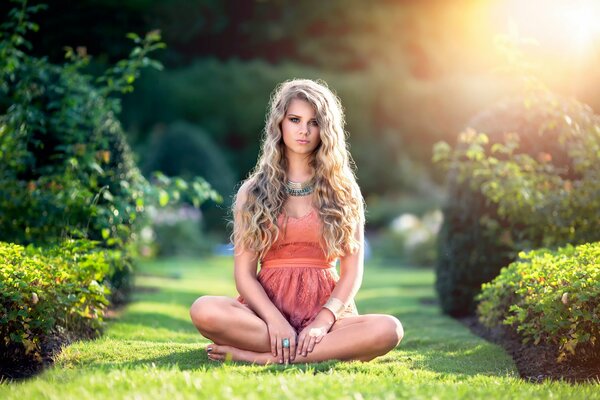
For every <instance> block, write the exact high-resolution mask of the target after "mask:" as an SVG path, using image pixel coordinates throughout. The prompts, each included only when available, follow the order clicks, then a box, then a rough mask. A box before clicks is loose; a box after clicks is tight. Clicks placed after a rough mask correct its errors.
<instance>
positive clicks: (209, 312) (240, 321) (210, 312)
mask: <svg viewBox="0 0 600 400" xmlns="http://www.w3.org/2000/svg"><path fill="white" fill-rule="evenodd" d="M190 317H191V319H192V322H193V323H194V325H195V326H196V329H198V331H199V332H200V333H201V334H202V335H203V336H204V337H206V338H208V339H210V340H212V341H213V342H215V343H216V344H221V345H230V346H233V347H236V348H238V349H244V350H251V351H255V352H269V351H271V339H270V338H269V332H268V329H267V324H266V323H265V322H264V321H263V320H262V319H260V317H259V316H258V315H256V314H255V313H254V312H253V311H252V310H251V309H250V308H248V307H247V306H245V305H244V304H241V303H240V302H239V301H237V300H236V299H233V298H230V297H225V296H202V297H200V298H198V299H197V300H196V301H194V303H193V304H192V306H191V307H190Z"/></svg>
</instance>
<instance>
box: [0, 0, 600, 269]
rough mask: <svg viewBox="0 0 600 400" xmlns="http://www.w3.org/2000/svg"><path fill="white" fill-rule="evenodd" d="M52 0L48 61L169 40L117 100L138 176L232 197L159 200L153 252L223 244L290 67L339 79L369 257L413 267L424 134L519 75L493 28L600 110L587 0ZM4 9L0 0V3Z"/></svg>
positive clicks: (35, 38) (44, 33) (420, 247)
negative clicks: (171, 205)
mask: <svg viewBox="0 0 600 400" xmlns="http://www.w3.org/2000/svg"><path fill="white" fill-rule="evenodd" d="M31 3H32V4H37V3H39V2H38V1H32V2H31ZM45 3H48V5H49V7H48V9H47V10H45V11H43V12H42V13H41V14H40V15H39V18H36V20H37V22H39V24H40V34H37V35H31V37H30V40H31V42H32V43H33V50H32V53H33V54H39V55H47V56H48V57H49V59H50V61H51V62H54V63H62V62H63V60H64V46H71V47H77V46H83V47H85V48H86V51H87V53H88V54H90V55H91V56H92V62H91V64H90V66H89V68H88V69H89V71H88V72H89V73H92V74H94V73H98V72H99V71H103V70H104V69H105V68H106V66H107V65H108V64H109V63H114V62H115V61H117V60H119V59H122V58H125V57H126V56H127V54H128V53H129V51H130V49H131V43H130V41H129V40H128V39H127V38H126V34H127V33H128V32H136V33H140V34H141V33H145V32H148V31H150V30H154V29H158V30H160V31H161V33H162V37H163V40H164V41H165V42H166V44H167V49H166V50H163V51H161V52H159V53H157V54H155V56H154V58H157V59H159V60H160V61H161V62H162V63H163V64H164V65H165V70H164V71H160V72H159V71H150V70H145V71H144V72H143V73H142V76H141V78H140V80H139V81H136V84H135V91H134V92H133V93H130V94H127V95H124V96H123V98H122V101H123V103H122V104H123V110H122V113H121V115H120V119H121V121H122V124H123V127H124V129H125V131H126V132H127V134H128V137H129V142H130V144H131V145H132V147H133V149H134V150H135V153H136V157H137V161H138V163H139V165H140V167H141V168H142V170H143V172H144V174H145V175H147V176H149V174H150V173H151V172H152V171H154V170H161V171H163V172H165V173H166V174H167V175H171V176H175V175H179V176H183V177H192V176H202V177H204V178H206V180H207V181H208V182H209V183H210V184H211V185H213V187H214V188H215V189H216V190H217V191H219V193H221V194H222V195H223V197H224V199H225V201H224V202H223V203H221V204H215V203H210V202H207V203H205V204H203V205H202V208H201V213H200V214H199V215H197V214H194V213H192V212H191V211H190V210H169V211H168V212H165V211H161V212H158V211H157V213H156V215H155V220H156V222H157V223H156V224H155V227H154V229H153V231H148V232H146V237H147V238H148V239H149V240H150V239H152V240H155V241H157V243H159V244H158V246H159V248H158V250H157V252H158V254H159V255H173V254H181V253H186V252H188V253H192V254H198V253H201V252H203V251H206V252H208V251H214V249H215V248H220V247H216V246H217V245H218V244H224V243H227V241H228V237H227V236H228V233H229V232H228V226H227V220H228V219H229V218H230V216H229V214H228V208H229V206H230V205H231V199H232V195H233V194H234V193H235V191H236V190H237V184H238V183H239V182H240V181H241V180H242V179H244V178H245V177H246V176H247V174H248V172H249V171H250V169H251V168H252V167H253V166H254V164H255V162H256V159H257V155H258V150H259V145H260V136H261V131H262V129H263V124H264V119H265V112H266V107H267V103H268V100H269V95H270V93H271V91H272V90H273V88H274V87H275V85H276V84H277V83H279V82H281V81H283V80H285V79H289V78H322V79H324V80H325V81H327V82H328V84H329V86H330V87H331V88H332V89H333V90H334V91H336V92H337V94H338V95H339V97H340V98H341V100H342V104H343V105H344V108H345V113H346V117H347V126H346V129H347V132H348V134H349V141H350V148H351V152H352V156H353V159H354V161H355V163H356V166H357V176H358V182H359V185H360V186H361V188H362V190H363V194H364V196H365V198H366V201H367V238H368V239H369V242H370V243H371V245H372V246H371V248H372V250H373V254H372V255H373V256H374V257H378V258H381V259H388V258H394V259H395V260H399V262H406V263H411V264H421V265H432V264H433V263H434V260H435V246H434V242H435V236H436V234H437V231H438V229H439V225H440V223H441V221H440V218H441V216H440V213H439V211H436V210H439V208H440V206H441V204H442V202H443V199H444V188H443V182H444V178H445V177H444V176H443V173H442V172H441V171H439V170H437V169H435V168H434V167H433V166H432V163H431V151H432V146H433V144H434V143H435V142H437V141H439V140H445V141H447V142H449V143H455V141H456V137H457V135H458V133H459V132H460V131H461V130H463V129H464V128H465V127H466V126H467V125H468V123H469V121H470V120H471V119H472V118H474V117H475V116H476V115H477V114H478V113H479V112H481V111H482V110H485V109H486V107H488V106H490V105H491V104H494V103H495V102H497V101H498V100H500V99H502V98H504V97H506V96H510V95H511V93H513V92H514V90H515V88H516V87H517V86H518V85H519V84H520V81H519V78H520V77H519V76H518V75H516V74H514V73H513V74H506V73H502V72H501V68H502V67H503V66H504V65H505V62H506V57H505V56H504V55H503V54H502V52H501V51H499V48H498V46H497V45H496V43H497V37H498V35H499V34H506V33H507V32H508V33H516V32H518V33H519V34H520V35H523V36H526V37H527V36H530V37H534V38H535V39H537V41H538V42H539V45H537V46H531V48H530V50H529V51H528V57H529V59H530V60H531V61H532V62H535V63H537V64H538V65H539V69H538V70H537V74H538V76H539V77H540V78H541V79H543V80H544V81H545V82H546V83H547V84H548V86H549V88H550V89H551V90H553V91H554V92H556V93H558V94H561V95H565V96H574V97H576V98H577V99H579V100H580V101H582V102H584V103H587V104H589V105H590V106H591V107H592V108H593V109H594V110H598V109H599V108H600V92H598V91H597V90H595V88H596V87H598V84H599V83H600V70H598V69H597V68H596V67H595V66H596V65H597V64H598V61H600V60H599V58H600V52H599V51H598V48H599V46H598V38H599V36H600V29H599V28H598V27H597V24H596V23H595V21H596V20H595V19H594V18H595V17H594V16H593V15H591V14H590V13H589V12H579V11H578V10H579V9H578V8H577V7H574V6H573V4H575V3H577V4H579V3H580V2H561V1H545V2H544V1H531V2H527V4H524V2H522V1H516V0H515V1H512V0H503V1H485V0H479V1H467V0H454V1H443V0H435V1H434V0H418V1H417V0H412V1H411V0H398V1H390V0H385V1H384V0H374V1H369V2H366V1H359V0H344V1H342V0H331V1H301V2H298V1H285V0H277V1H275V0H273V1H271V0H256V1H250V0H247V1H232V0H223V1H221V0H194V1H192V0H119V1H116V0H102V1H100V0H79V1H77V2H73V1H66V0H53V1H46V2H45ZM581 3H583V2H581ZM587 3H589V4H592V6H593V5H594V2H587ZM568 4H570V6H569V7H570V8H568V9H567V8H561V7H563V5H565V6H564V7H566V5H568ZM589 4H588V5H587V7H588V8H587V9H586V10H588V11H589ZM8 7H9V4H8V2H2V4H0V10H2V12H6V10H7V9H8ZM594 7H595V6H594ZM582 10H583V9H582ZM595 10H597V9H595ZM532 18H535V20H536V23H535V24H534V25H533V24H529V23H528V22H530V21H531V19H532ZM178 216H179V217H178ZM369 255H371V254H370V253H369Z"/></svg>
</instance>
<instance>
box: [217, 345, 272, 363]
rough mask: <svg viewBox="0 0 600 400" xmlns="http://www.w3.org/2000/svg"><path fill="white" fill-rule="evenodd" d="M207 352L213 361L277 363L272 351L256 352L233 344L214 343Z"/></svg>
mask: <svg viewBox="0 0 600 400" xmlns="http://www.w3.org/2000/svg"><path fill="white" fill-rule="evenodd" d="M209 349H210V351H209ZM206 353H207V354H208V358H209V359H210V360H213V361H243V362H249V363H254V364H261V365H264V364H275V363H276V361H275V357H273V355H272V354H271V353H255V352H253V351H249V350H242V349H238V348H237V347H233V346H225V345H217V344H214V343H211V344H209V345H208V346H206Z"/></svg>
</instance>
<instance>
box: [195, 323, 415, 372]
mask: <svg viewBox="0 0 600 400" xmlns="http://www.w3.org/2000/svg"><path fill="white" fill-rule="evenodd" d="M403 335H404V330H403V328H402V324H401V323H400V321H398V319H396V318H395V317H392V316H390V315H383V314H367V315H359V316H355V317H346V318H343V319H341V320H339V321H337V322H336V323H335V324H334V325H333V326H332V328H331V330H330V331H329V333H328V334H327V335H325V337H323V340H322V341H321V343H319V344H317V345H316V346H315V348H314V349H313V351H312V352H310V353H308V354H307V355H306V356H304V355H302V354H300V355H297V356H296V357H295V359H294V360H293V362H294V363H310V362H319V361H325V360H360V361H370V360H372V359H373V358H375V357H378V356H381V355H383V354H386V353H388V352H389V351H390V350H392V349H393V348H394V347H396V346H397V345H398V343H400V341H401V340H402V337H403ZM209 347H210V348H211V349H212V350H211V352H210V353H209V354H210V358H211V359H213V360H224V359H226V358H231V359H232V360H237V361H247V362H253V363H257V364H269V363H273V364H276V363H278V359H277V358H276V357H274V356H273V354H272V353H270V352H269V351H268V349H267V351H266V352H260V351H259V352H256V351H249V350H243V349H240V348H236V347H235V346H228V345H219V344H218V343H216V344H210V345H208V346H207V348H209Z"/></svg>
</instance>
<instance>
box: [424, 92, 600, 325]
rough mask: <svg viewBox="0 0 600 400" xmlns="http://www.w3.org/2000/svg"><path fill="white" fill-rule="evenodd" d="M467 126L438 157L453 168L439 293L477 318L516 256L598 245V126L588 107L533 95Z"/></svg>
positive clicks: (451, 309) (455, 309)
mask: <svg viewBox="0 0 600 400" xmlns="http://www.w3.org/2000/svg"><path fill="white" fill-rule="evenodd" d="M470 126H473V128H470V129H467V130H466V131H465V132H463V133H462V134H461V135H460V137H459V143H458V144H457V146H456V147H455V149H454V150H452V149H451V147H450V146H449V145H448V144H446V143H443V142H441V143H438V144H437V145H436V148H435V155H434V161H436V162H439V163H443V164H444V165H445V166H446V167H447V168H449V169H450V172H449V175H448V187H449V197H448V202H447V204H446V205H445V207H444V226H443V227H442V232H441V234H440V240H439V254H440V258H439V260H438V264H437V280H436V288H437V291H438V294H439V297H440V299H441V304H442V307H443V309H444V311H445V312H447V313H449V314H451V315H464V314H470V313H472V312H473V311H474V309H475V302H474V296H475V295H476V294H477V293H478V292H479V291H480V287H481V284H482V283H484V282H488V281H490V280H491V279H493V278H494V277H495V276H496V275H497V274H498V272H499V271H500V268H501V267H502V266H505V265H507V264H508V263H509V262H510V261H512V260H514V258H515V256H516V254H517V253H518V252H519V251H520V250H525V249H532V248H537V247H541V246H557V245H562V244H566V243H573V244H577V243H585V242H591V241H596V240H599V239H600V220H599V219H598V218H594V217H593V216H597V215H600V196H599V195H600V165H599V164H598V162H597V158H598V154H600V124H599V123H598V117H597V116H595V115H594V114H593V112H592V110H591V109H590V108H589V107H588V106H586V105H583V104H581V103H579V102H577V101H576V100H572V99H563V98H560V97H558V96H555V95H553V94H552V93H549V92H548V91H545V90H538V91H532V92H530V93H527V94H525V95H523V97H520V98H516V99H511V100H505V101H502V102H500V103H498V104H497V105H495V106H494V107H492V108H491V109H490V110H486V111H485V112H483V113H481V114H480V115H478V116H477V117H476V118H475V119H474V120H473V121H471V124H470ZM483 132H485V133H483Z"/></svg>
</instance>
